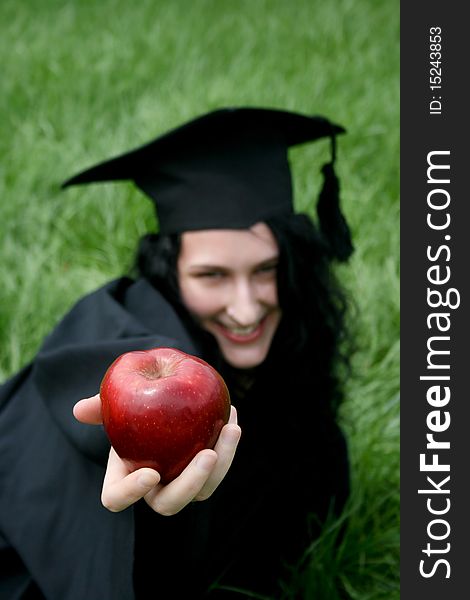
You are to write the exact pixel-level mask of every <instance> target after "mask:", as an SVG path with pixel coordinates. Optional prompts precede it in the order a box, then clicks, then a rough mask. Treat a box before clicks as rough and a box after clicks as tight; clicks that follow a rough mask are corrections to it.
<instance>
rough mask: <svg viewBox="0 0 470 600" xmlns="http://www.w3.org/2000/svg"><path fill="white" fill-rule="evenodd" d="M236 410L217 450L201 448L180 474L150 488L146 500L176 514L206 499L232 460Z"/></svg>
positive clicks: (236, 435)
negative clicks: (173, 478)
mask: <svg viewBox="0 0 470 600" xmlns="http://www.w3.org/2000/svg"><path fill="white" fill-rule="evenodd" d="M240 435H241V429H240V427H239V426H238V425H237V411H236V409H235V407H232V410H231V414H230V418H229V422H228V423H227V425H225V426H224V427H223V428H222V430H221V432H220V435H219V439H218V440H217V443H216V445H215V447H214V450H202V451H201V452H199V454H198V455H197V456H196V457H195V458H194V459H193V460H192V461H191V463H190V464H189V465H188V466H187V467H186V469H185V470H184V471H183V473H181V475H180V476H179V477H177V478H176V479H175V480H173V481H172V482H170V483H169V484H168V485H167V486H165V487H161V488H160V489H158V488H156V489H153V490H151V491H150V492H149V493H148V494H147V495H146V496H145V500H146V502H147V503H148V504H149V505H150V506H151V507H152V508H153V510H155V511H156V512H158V513H160V514H162V515H168V516H169V515H174V514H176V513H177V512H179V511H180V510H181V509H183V508H184V507H185V506H186V505H187V504H189V503H190V502H192V501H193V500H206V499H207V498H209V496H211V495H212V493H213V492H214V490H215V489H216V488H217V486H218V485H219V484H220V482H221V481H222V480H223V478H224V477H225V475H226V474H227V471H228V470H229V468H230V465H231V464H232V460H233V457H234V455H235V450H236V449H237V445H238V442H239V440H240Z"/></svg>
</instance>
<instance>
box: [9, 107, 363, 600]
mask: <svg viewBox="0 0 470 600" xmlns="http://www.w3.org/2000/svg"><path fill="white" fill-rule="evenodd" d="M341 132H342V129H341V128H339V127H338V126H335V125H333V124H331V123H330V122H329V121H328V120H326V119H323V118H321V117H308V116H304V115H299V114H296V113H290V112H285V111H277V110H269V109H250V108H242V109H223V110H219V111H215V112H213V113H209V114H208V115H205V116H203V117H200V118H199V119H196V120H194V121H191V122H190V123H188V124H186V125H183V126H182V127H180V128H178V129H176V130H173V131H171V132H169V133H168V134H166V135H164V136H162V137H160V138H158V139H157V140H155V141H154V142H152V143H150V144H148V145H146V146H144V147H142V148H139V149H137V150H134V151H132V152H130V153H127V154H125V155H123V156H120V157H118V158H115V159H111V160H110V161H106V162H105V163H102V164H100V165H98V166H96V167H93V168H92V169H88V170H87V171H85V172H83V173H81V174H80V175H78V176H76V177H74V178H72V179H71V180H69V181H68V182H66V184H65V185H72V184H78V183H87V182H93V181H107V180H116V179H133V180H134V181H135V183H136V184H137V186H138V187H139V188H140V189H142V190H143V191H144V192H145V193H146V194H147V195H148V196H149V197H150V198H152V199H153V200H154V202H155V203H156V207H157V211H158V217H159V229H160V232H159V234H151V235H148V236H145V237H144V238H143V240H142V242H141V244H140V247H139V252H138V256H137V264H136V266H137V276H136V277H135V278H134V279H130V278H122V279H120V280H117V281H115V282H111V283H110V284H108V285H107V286H105V287H104V288H102V289H101V290H98V291H97V292H95V293H94V294H91V295H90V296H87V297H86V298H84V299H82V300H81V301H80V302H79V303H78V304H77V305H76V307H75V308H74V309H73V310H72V311H71V312H70V313H69V314H68V315H67V316H66V317H65V318H64V319H63V321H62V322H61V324H60V325H59V326H58V327H57V329H56V330H55V331H54V332H53V333H52V334H51V335H50V336H49V337H48V338H47V339H46V341H45V343H44V345H43V347H42V349H41V351H40V352H39V354H38V356H37V358H36V360H35V361H34V362H33V363H32V364H31V365H29V366H27V367H26V368H25V369H24V370H23V371H22V372H21V373H19V374H18V375H17V376H16V377H15V378H13V379H12V380H10V381H9V382H7V384H6V385H5V386H4V389H3V394H2V404H1V406H2V413H1V430H2V437H1V441H0V456H2V460H1V463H0V468H1V476H2V485H3V482H5V485H4V490H5V494H3V491H2V504H1V513H0V515H1V520H0V536H1V537H0V549H2V558H4V560H3V562H2V564H5V565H7V569H6V571H7V576H6V577H5V578H4V579H3V583H2V584H1V585H3V588H2V587H0V590H1V591H2V592H3V590H5V594H7V593H10V596H8V595H5V597H6V598H8V597H11V598H16V597H22V596H21V594H22V593H23V594H24V596H23V597H31V598H34V597H37V598H42V597H45V598H47V599H51V600H54V599H56V598H57V599H59V598H60V599H61V600H62V599H78V598H84V597H87V598H92V599H93V598H97V599H98V598H100V599H102V598H110V599H111V598H113V599H121V598H123V599H127V598H133V597H137V598H140V597H142V598H143V597H145V598H149V597H155V598H180V597H190V598H203V597H208V598H215V597H223V598H231V597H234V598H235V597H243V596H244V595H245V596H246V595H247V594H248V593H249V592H253V593H257V594H258V595H259V594H261V595H263V596H264V597H268V598H269V597H271V598H281V597H282V592H281V588H280V586H279V579H281V578H282V577H284V576H285V575H286V573H287V571H285V565H289V564H292V563H293V562H295V561H296V560H298V559H299V558H300V556H301V554H302V551H303V550H304V549H305V547H306V544H307V543H308V540H309V539H311V538H312V537H313V536H314V535H315V534H316V533H318V531H319V527H320V526H321V523H322V521H323V520H324V519H325V517H326V516H327V514H328V513H329V511H333V513H338V512H339V511H340V510H341V508H342V506H343V504H344V502H345V500H346V497H347V495H348V490H349V474H348V459H347V449H346V444H345V441H344V437H343V435H342V433H341V431H340V429H339V428H338V425H337V422H336V411H337V407H338V404H339V401H340V399H341V389H340V385H339V381H338V377H337V375H336V368H337V366H338V362H339V360H340V358H341V357H340V353H339V343H340V342H341V341H342V337H343V334H344V325H343V316H344V308H345V304H344V301H343V297H342V295H341V292H340V290H339V288H338V286H337V285H336V283H335V282H334V279H333V277H332V275H331V272H330V262H331V260H332V259H334V258H338V259H340V260H345V259H346V258H347V257H348V256H349V254H350V252H351V251H352V247H351V245H350V239H349V233H348V230H347V226H346V224H345V221H344V219H343V218H342V215H341V213H340V211H339V204H338V197H337V191H338V190H337V181H336V178H335V175H334V171H333V162H334V146H335V138H336V135H337V134H338V133H341ZM320 137H328V138H330V139H331V140H332V145H333V157H332V161H331V163H329V164H328V165H326V166H325V167H324V174H325V184H324V187H323V190H322V193H321V195H320V200H319V206H318V212H319V217H320V229H321V231H320V230H317V229H316V228H315V227H314V226H313V224H312V222H311V221H310V219H309V218H308V217H307V216H305V215H300V214H294V211H293V203H292V192H291V180H290V169H289V164H288V160H287V149H288V148H289V147H290V146H292V145H295V144H299V143H303V142H306V141H311V140H315V139H317V138H320ZM155 346H174V347H178V348H181V349H183V350H185V351H187V352H190V353H192V354H197V355H199V356H201V357H202V358H204V359H205V360H207V361H208V362H210V363H211V364H212V365H213V366H214V367H216V368H217V369H218V370H219V371H220V372H221V374H222V375H223V376H224V378H225V380H226V382H227V384H228V387H229V389H230V392H231V396H232V403H233V405H234V406H236V407H237V409H238V414H239V423H240V426H241V431H243V434H242V436H241V439H240V426H239V425H237V417H236V412H235V410H233V412H232V416H231V419H230V422H229V424H228V425H226V426H225V427H224V428H223V430H222V432H221V434H220V437H219V440H218V442H217V444H216V446H215V448H214V450H203V451H202V452H201V453H199V455H198V456H197V457H196V458H195V459H194V461H193V462H192V463H191V464H190V465H189V466H188V467H187V468H186V469H185V471H184V472H183V473H182V474H181V475H180V476H179V477H178V478H177V479H176V480H174V481H173V482H171V483H169V484H168V485H166V486H163V485H161V484H160V483H159V479H160V477H159V474H158V473H157V472H155V471H152V470H151V469H140V470H138V471H135V472H133V473H129V472H128V471H127V470H126V469H125V467H124V465H123V463H122V462H121V461H120V459H119V457H118V456H117V454H116V453H115V452H114V451H113V449H111V450H110V451H109V444H108V443H107V440H106V437H105V435H104V433H103V431H102V428H101V427H90V424H99V423H100V421H101V416H100V409H99V406H100V404H99V397H98V396H97V395H96V391H97V389H98V386H99V381H100V379H101V377H102V376H103V374H104V371H105V370H106V368H107V366H108V365H109V364H110V362H111V361H112V360H113V359H114V358H115V357H116V356H118V355H119V354H121V353H122V352H124V351H128V350H132V349H138V348H140V349H145V348H150V347H155ZM84 396H86V397H87V399H85V400H83V401H81V402H79V403H78V404H76V405H75V406H73V404H74V402H75V401H76V399H77V398H80V397H84ZM72 408H73V412H74V414H75V417H76V419H74V418H73V417H72V416H71V415H72ZM79 421H81V422H79ZM4 432H5V435H4ZM239 439H240V443H239V444H238V441H239ZM237 444H238V449H237V451H236V453H235V450H236V448H237ZM108 453H109V457H108V460H107V467H106V472H105V475H104V483H103V485H102V480H103V473H104V468H105V464H106V455H107V454H108ZM101 485H102V490H101ZM100 490H101V497H102V502H103V505H104V507H105V508H103V506H101V505H100V503H99V493H100ZM131 507H132V508H131ZM106 508H107V509H108V510H106ZM27 594H29V595H27ZM2 597H3V596H2Z"/></svg>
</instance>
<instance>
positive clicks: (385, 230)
mask: <svg viewBox="0 0 470 600" xmlns="http://www.w3.org/2000/svg"><path fill="white" fill-rule="evenodd" d="M0 23H1V24H0V28H1V35H0V61H1V64H2V77H1V84H0V85H1V90H2V93H1V94H0V112H1V115H2V118H1V120H0V197H1V205H0V253H1V262H0V270H1V271H0V274H1V292H0V298H1V303H0V342H1V344H0V380H3V379H5V378H6V377H7V376H9V375H10V374H12V373H13V372H15V371H16V370H17V369H18V368H20V367H21V366H22V365H24V364H25V363H27V362H28V361H29V360H30V359H31V358H32V357H33V356H34V354H35V352H36V350H37V349H38V347H39V345H40V343H41V340H42V338H43V337H44V335H46V334H47V332H48V331H49V330H50V329H51V327H52V326H53V325H54V324H55V323H56V322H57V321H58V319H59V318H60V317H61V316H62V315H63V314H64V313H65V312H66V310H67V309H68V308H70V306H71V305H72V304H73V303H74V302H75V301H76V300H77V299H78V298H79V297H80V296H81V295H82V294H84V293H86V292H88V291H90V290H92V289H94V288H96V287H97V286H99V285H101V284H102V283H104V282H105V281H107V280H108V279H110V278H113V277H117V276H119V275H121V274H122V273H123V272H126V271H127V270H128V268H129V267H130V266H131V264H132V260H133V252H134V248H135V246H136V243H137V240H138V238H139V237H140V236H141V235H142V234H143V233H145V232H146V231H149V230H154V229H155V227H156V226H157V224H156V222H155V217H154V214H153V210H152V206H151V204H150V202H148V201H147V200H146V199H145V198H144V197H143V196H141V195H140V194H139V193H138V192H137V191H136V190H134V188H133V187H132V185H131V184H118V185H112V184H111V185H97V186H89V187H88V188H83V187H82V188H76V189H70V190H69V191H67V192H60V191H59V185H60V183H61V182H62V181H63V180H64V179H66V178H67V177H68V176H70V175H72V174H74V173H75V172H76V171H78V170H80V169H82V168H85V167H87V166H89V165H91V164H93V163H94V162H97V161H100V160H101V159H104V158H107V157H109V156H112V155H113V154H118V153H120V152H122V151H124V150H127V149H129V148H131V147H134V146H137V145H139V144H141V143H144V142H146V141H148V140H149V139H151V138H153V137H155V136H156V135H158V134H159V133H162V132H164V131H165V130H167V129H169V128H171V127H173V126H177V125H179V124H180V123H182V122H184V121H186V120H188V119H190V118H192V117H194V116H196V115H198V114H202V113H204V112H206V111H209V110H211V109H214V108H217V107H220V106H235V105H251V106H271V107H276V108H285V109H290V110H297V111H300V112H305V113H311V114H317V113H318V114H323V115H326V116H328V117H329V118H331V119H332V120H334V121H336V122H338V123H340V124H342V125H344V126H345V127H346V128H347V130H348V133H347V135H345V136H342V137H341V139H340V140H339V157H338V173H339V175H340V177H341V181H342V199H343V207H344V211H345V213H346V214H347V217H348V219H349V221H350V224H351V227H352V230H353V234H354V240H355V246H356V253H355V255H354V256H353V258H352V260H351V261H350V263H349V264H348V265H347V266H342V267H340V268H339V276H340V277H341V279H342V280H343V281H344V282H345V284H346V285H347V287H348V289H349V293H350V296H351V297H352V298H353V299H354V301H355V304H356V306H357V309H356V311H355V313H354V317H353V326H354V329H355V331H356V332H357V342H358V350H357V352H356V354H355V356H354V357H353V375H352V377H351V378H349V379H348V382H347V401H346V403H345V405H344V407H343V424H344V428H345V430H346V431H347V434H348V438H349V444H350V449H351V459H352V473H353V494H352V497H351V501H350V503H349V505H348V507H347V510H346V513H347V516H348V520H347V525H346V529H345V531H344V532H343V537H342V539H341V542H340V543H339V545H338V544H335V538H336V536H337V535H338V531H339V529H340V523H338V522H336V523H331V524H330V525H329V526H328V527H327V528H326V529H325V532H324V534H323V535H322V537H321V538H320V539H319V540H317V541H316V542H314V543H313V544H312V546H311V547H310V548H308V549H307V551H306V555H305V559H304V562H303V566H304V568H303V569H301V570H299V572H297V573H293V581H292V582H291V583H290V584H289V585H286V598H289V597H294V596H296V597H297V598H298V597H301V598H305V599H320V600H321V599H326V600H336V599H339V598H354V599H361V600H369V599H371V600H372V599H383V600H385V599H386V600H393V599H395V598H398V597H399V575H398V573H399V401H398V365H399V230H398V211H399V204H398V195H399V178H398V160H399V80H398V68H399V2H398V0H394V1H387V0H337V1H333V0H330V1H328V0H323V1H321V0H293V1H290V2H287V1H285V0H256V2H255V1H252V0H251V1H249V0H231V1H229V0H192V1H191V0H171V1H170V0H140V1H139V2H138V3H130V2H126V1H125V0H35V1H32V0H29V1H28V0H21V1H18V0H2V2H1V3H0ZM327 156H328V144H327V142H319V143H317V144H313V145H311V146H309V147H302V148H298V149H295V150H293V151H292V153H291V158H292V165H293V170H294V176H295V194H296V202H297V206H298V208H299V209H302V210H307V211H308V212H310V213H311V214H312V215H313V214H314V199H315V198H316V196H317V193H318V190H319V186H320V184H321V182H320V177H319V168H320V166H321V164H323V161H324V160H325V159H326V157H327ZM307 476H308V475H307ZM312 477H314V474H312ZM296 594H297V595H296Z"/></svg>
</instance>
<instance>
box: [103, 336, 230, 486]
mask: <svg viewBox="0 0 470 600" xmlns="http://www.w3.org/2000/svg"><path fill="white" fill-rule="evenodd" d="M100 397H101V404H102V416H103V424H104V427H105V430H106V433H107V435H108V437H109V440H110V442H111V444H112V446H113V448H114V449H115V450H116V452H117V454H118V455H119V457H120V458H121V459H122V460H123V461H124V462H125V463H126V465H127V466H128V468H129V470H131V471H132V470H135V469H138V468H141V467H150V468H152V469H155V470H156V471H158V473H159V474H160V476H161V481H162V482H163V483H168V482H170V481H172V480H173V479H174V478H175V477H177V476H178V475H179V474H180V473H181V472H182V471H183V469H184V468H185V467H186V466H187V465H188V464H189V463H190V461H191V460H192V459H193V458H194V457H195V456H196V454H197V453H198V452H199V451H200V450H203V449H204V448H213V447H214V444H215V442H216V440H217V437H218V435H219V433H220V431H221V429H222V427H223V426H224V425H225V424H226V423H227V422H228V419H229V415H230V396H229V392H228V390H227V387H226V385H225V382H224V380H223V379H222V377H221V376H220V375H219V373H217V371H216V370H215V369H214V368H213V367H211V366H210V365H209V364H208V363H206V362H205V361H203V360H201V359H200V358H197V357H195V356H191V355H189V354H186V353H184V352H181V351H179V350H176V349H174V348H154V349H151V350H145V351H136V352H128V353H126V354H123V355H121V356H120V357H119V358H117V359H116V360H115V361H114V362H113V364H112V365H111V366H110V367H109V369H108V370H107V372H106V374H105V376H104V377H103V380H102V382H101V388H100Z"/></svg>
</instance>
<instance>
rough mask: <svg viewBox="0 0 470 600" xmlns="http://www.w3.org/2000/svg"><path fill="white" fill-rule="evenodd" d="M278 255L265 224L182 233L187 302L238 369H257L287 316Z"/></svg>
mask: <svg viewBox="0 0 470 600" xmlns="http://www.w3.org/2000/svg"><path fill="white" fill-rule="evenodd" d="M278 257H279V250H278V246H277V242H276V240H275V238H274V236H273V234H272V233H271V230H270V229H269V227H268V226H267V225H266V224H264V223H257V224H256V225H254V226H253V227H251V228H250V229H243V230H234V229H223V230H222V229H214V230H204V231H188V232H185V233H183V234H182V237H181V250H180V255H179V258H178V282H179V287H180V293H181V297H182V300H183V302H184V304H185V305H186V308H187V309H188V310H189V312H190V313H191V314H192V315H193V317H194V318H195V319H196V320H197V322H198V323H199V324H200V326H201V327H202V328H203V329H205V330H206V331H208V332H209V333H211V334H212V335H213V336H214V337H215V339H216V340H217V343H218V345H219V348H220V351H221V352H222V354H223V356H224V358H225V360H226V361H227V362H228V363H229V364H230V365H232V366H233V367H236V368H239V369H248V368H251V367H256V366H257V365H259V364H261V363H262V362H263V361H264V359H265V358H266V356H267V354H268V352H269V348H270V346H271V342H272V340H273V337H274V334H275V333H276V330H277V327H278V325H279V322H280V320H281V309H280V307H279V304H278V298H277V282H276V271H277V263H278Z"/></svg>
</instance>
